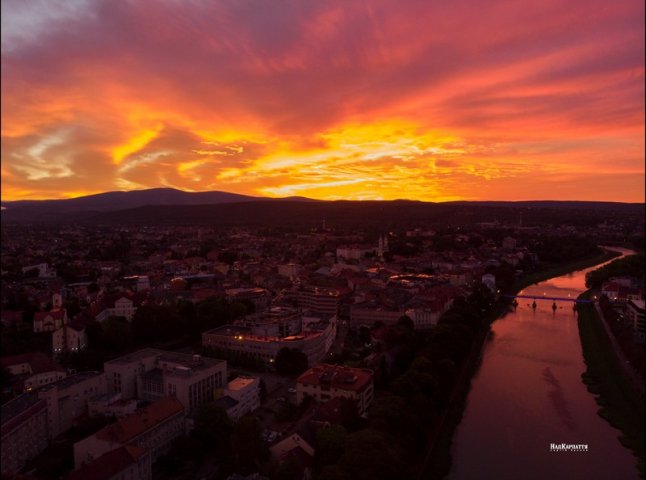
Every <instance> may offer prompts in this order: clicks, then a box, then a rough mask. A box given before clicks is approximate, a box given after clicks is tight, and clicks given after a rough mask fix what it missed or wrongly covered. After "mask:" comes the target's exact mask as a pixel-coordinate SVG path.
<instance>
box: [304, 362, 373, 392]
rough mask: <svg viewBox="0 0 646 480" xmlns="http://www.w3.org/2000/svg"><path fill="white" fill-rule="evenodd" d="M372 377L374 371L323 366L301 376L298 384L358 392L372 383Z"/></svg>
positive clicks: (341, 366)
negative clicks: (325, 386)
mask: <svg viewBox="0 0 646 480" xmlns="http://www.w3.org/2000/svg"><path fill="white" fill-rule="evenodd" d="M372 375H373V372H372V370H367V369H362V368H351V367H346V366H343V365H327V364H322V365H317V366H316V367H312V368H310V369H309V370H307V371H306V372H305V373H303V374H301V376H300V377H298V379H297V380H296V382H297V383H302V384H305V385H327V386H329V387H330V388H337V389H339V390H352V391H355V392H358V391H361V390H363V389H364V388H365V387H366V386H367V385H368V384H370V383H372Z"/></svg>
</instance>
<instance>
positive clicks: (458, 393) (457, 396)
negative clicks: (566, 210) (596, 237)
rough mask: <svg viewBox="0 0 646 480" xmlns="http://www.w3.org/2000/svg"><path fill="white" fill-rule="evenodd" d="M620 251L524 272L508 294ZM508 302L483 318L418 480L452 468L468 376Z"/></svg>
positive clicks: (435, 477) (434, 477) (436, 476)
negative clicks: (453, 446)
mask: <svg viewBox="0 0 646 480" xmlns="http://www.w3.org/2000/svg"><path fill="white" fill-rule="evenodd" d="M620 255H621V254H620V253H619V252H616V251H610V250H603V251H602V252H601V253H599V254H598V255H594V256H592V257H588V258H584V259H580V260H576V261H573V262H569V263H566V264H562V265H551V266H547V268H544V269H542V270H540V271H537V272H532V273H530V274H528V275H524V276H523V277H521V278H519V279H517V280H516V282H514V286H513V288H512V291H511V292H509V293H511V294H516V293H518V292H519V291H521V290H523V289H524V288H526V287H528V286H530V285H533V284H535V283H539V282H542V281H545V280H549V279H550V278H554V277H559V276H562V275H565V274H567V273H570V272H574V271H578V270H582V269H585V268H588V267H592V266H595V265H598V264H600V263H603V262H605V261H607V260H611V259H612V258H615V257H618V256H620ZM509 304H510V301H509V302H499V304H498V305H496V307H495V308H494V310H493V311H492V312H491V313H490V315H489V318H487V319H485V320H486V321H485V323H486V325H487V326H486V328H483V330H482V331H481V332H479V333H478V335H477V336H476V337H475V339H474V342H473V345H472V348H471V352H470V353H469V356H468V357H467V359H466V360H465V362H464V364H463V365H462V368H461V369H460V373H459V374H458V377H457V381H456V383H455V385H454V387H453V392H452V393H451V397H450V399H451V400H450V402H449V407H448V408H447V410H446V412H445V413H444V415H443V417H442V420H441V422H440V425H439V426H438V427H437V429H435V430H434V431H432V432H430V434H429V443H428V453H427V455H426V458H425V460H424V461H423V463H422V466H421V468H420V473H419V476H418V478H419V479H420V480H442V479H443V478H445V477H446V476H447V475H448V473H449V472H450V470H451V461H452V460H451V447H452V444H453V436H454V433H455V430H456V429H457V427H458V425H459V424H460V422H461V421H462V416H463V414H464V410H465V407H466V401H467V398H468V395H469V391H470V390H471V379H472V378H473V376H474V375H475V374H476V373H477V371H478V369H479V367H480V362H481V359H482V352H483V350H484V345H485V343H486V339H487V338H488V336H489V332H490V328H489V326H490V325H491V323H493V322H494V321H495V320H497V319H498V318H500V317H502V316H503V315H504V314H505V312H506V311H507V308H508V306H509Z"/></svg>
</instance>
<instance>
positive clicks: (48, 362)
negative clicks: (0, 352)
mask: <svg viewBox="0 0 646 480" xmlns="http://www.w3.org/2000/svg"><path fill="white" fill-rule="evenodd" d="M2 368H3V369H6V370H7V371H8V372H9V373H11V374H12V375H14V376H15V377H16V378H15V382H14V390H16V391H18V392H23V391H29V390H32V389H34V388H38V387H42V386H43V385H47V384H48V383H52V382H56V381H57V380H60V379H62V378H65V377H66V376H67V372H66V371H65V369H64V368H63V367H62V366H61V365H59V364H58V363H57V362H55V361H54V360H52V359H51V358H50V357H49V356H48V355H46V354H44V353H42V352H32V353H23V354H21V355H12V356H10V357H2Z"/></svg>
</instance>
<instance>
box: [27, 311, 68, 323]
mask: <svg viewBox="0 0 646 480" xmlns="http://www.w3.org/2000/svg"><path fill="white" fill-rule="evenodd" d="M48 316H51V317H52V318H53V319H54V320H56V319H59V320H63V319H64V318H65V309H57V310H51V311H49V312H36V313H35V314H34V321H35V322H39V321H40V322H42V321H43V320H45V318H47V317H48Z"/></svg>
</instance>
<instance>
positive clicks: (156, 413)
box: [96, 397, 184, 443]
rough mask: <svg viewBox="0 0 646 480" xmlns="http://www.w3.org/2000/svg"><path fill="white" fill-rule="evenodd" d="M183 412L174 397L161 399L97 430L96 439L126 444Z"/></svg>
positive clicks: (179, 403)
mask: <svg viewBox="0 0 646 480" xmlns="http://www.w3.org/2000/svg"><path fill="white" fill-rule="evenodd" d="M182 411H184V406H183V405H182V404H181V402H180V401H179V400H177V399H176V398H175V397H163V398H160V399H159V400H157V401H156V402H154V403H152V404H151V405H148V406H147V407H144V408H142V409H141V410H139V411H138V412H136V413H134V414H133V415H130V416H128V417H126V418H124V419H122V420H120V421H119V422H117V423H115V424H113V425H108V426H107V427H105V428H103V429H101V430H99V431H98V432H97V433H96V437H97V438H99V439H101V440H107V441H112V442H118V443H128V442H130V441H131V440H133V439H134V438H136V437H138V436H139V435H141V434H142V433H144V432H145V431H147V430H150V429H151V428H153V427H155V426H156V425H158V424H159V423H161V422H163V421H164V420H166V419H167V418H170V417H172V416H173V415H176V414H177V413H180V412H182Z"/></svg>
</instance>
